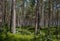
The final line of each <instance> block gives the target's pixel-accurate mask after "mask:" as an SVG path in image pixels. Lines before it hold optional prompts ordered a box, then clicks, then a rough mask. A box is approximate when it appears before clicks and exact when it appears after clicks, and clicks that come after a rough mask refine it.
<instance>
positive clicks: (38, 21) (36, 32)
mask: <svg viewBox="0 0 60 41" xmlns="http://www.w3.org/2000/svg"><path fill="white" fill-rule="evenodd" d="M39 2H40V1H39V0H37V3H36V23H35V24H36V27H35V34H38V31H39V29H40V27H39V23H40V20H39Z"/></svg>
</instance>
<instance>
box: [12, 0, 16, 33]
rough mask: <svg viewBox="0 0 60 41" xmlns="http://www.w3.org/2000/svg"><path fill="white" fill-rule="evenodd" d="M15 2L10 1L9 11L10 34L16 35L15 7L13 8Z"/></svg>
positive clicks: (14, 0)
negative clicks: (10, 7)
mask: <svg viewBox="0 0 60 41" xmlns="http://www.w3.org/2000/svg"><path fill="white" fill-rule="evenodd" d="M15 2H16V0H12V9H11V16H12V27H11V30H12V33H13V34H15V33H16V7H15V5H16V4H15Z"/></svg>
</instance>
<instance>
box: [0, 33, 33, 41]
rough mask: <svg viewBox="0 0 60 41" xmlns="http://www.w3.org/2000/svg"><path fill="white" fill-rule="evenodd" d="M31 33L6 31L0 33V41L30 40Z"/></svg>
mask: <svg viewBox="0 0 60 41" xmlns="http://www.w3.org/2000/svg"><path fill="white" fill-rule="evenodd" d="M32 38H33V36H32V35H21V34H11V33H8V34H7V36H6V35H5V34H2V35H0V41H32Z"/></svg>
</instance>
